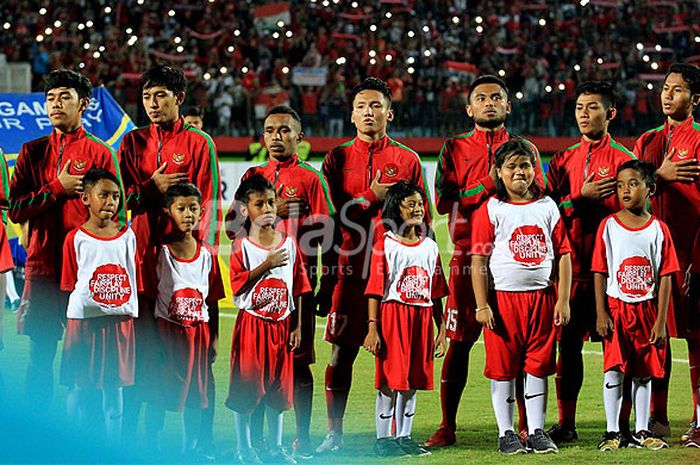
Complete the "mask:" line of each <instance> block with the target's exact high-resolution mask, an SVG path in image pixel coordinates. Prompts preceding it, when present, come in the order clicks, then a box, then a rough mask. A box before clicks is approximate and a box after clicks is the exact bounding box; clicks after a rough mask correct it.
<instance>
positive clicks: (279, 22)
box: [277, 19, 284, 27]
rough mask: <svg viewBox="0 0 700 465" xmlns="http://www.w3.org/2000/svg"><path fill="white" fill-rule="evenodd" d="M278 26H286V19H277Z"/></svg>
mask: <svg viewBox="0 0 700 465" xmlns="http://www.w3.org/2000/svg"><path fill="white" fill-rule="evenodd" d="M277 27H284V21H282V20H281V19H280V20H279V21H277Z"/></svg>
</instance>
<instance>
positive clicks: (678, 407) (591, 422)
mask: <svg viewBox="0 0 700 465" xmlns="http://www.w3.org/2000/svg"><path fill="white" fill-rule="evenodd" d="M436 230H437V234H438V240H439V243H441V244H443V245H445V247H443V249H444V250H443V260H444V261H443V263H444V264H446V263H448V258H449V254H450V250H448V249H449V246H448V244H449V240H448V239H447V238H446V230H445V229H444V225H439V226H438V227H437V228H436ZM230 305H231V304H230V300H229V303H228V304H225V305H224V307H228V308H224V309H223V315H224V316H223V318H222V324H221V339H220V349H219V358H218V360H217V362H216V363H215V365H214V366H215V376H216V385H217V395H218V397H217V412H216V418H215V422H216V424H215V438H216V443H217V448H218V450H219V451H223V450H226V449H228V448H231V447H234V446H235V432H234V424H233V415H232V412H231V411H230V410H228V409H226V408H225V407H224V406H223V401H224V399H225V396H226V394H227V392H228V386H227V383H228V364H229V354H228V353H229V350H230V341H231V332H232V329H233V323H234V312H233V309H232V308H230ZM4 323H5V350H4V351H3V352H0V372H1V373H2V375H3V376H4V378H5V385H6V388H7V390H8V400H7V401H8V402H10V403H13V402H17V399H18V398H19V396H20V393H22V392H23V390H24V386H23V385H24V372H25V369H26V365H27V358H28V353H29V342H28V339H27V338H26V337H19V336H16V335H15V334H14V325H15V317H14V315H12V314H10V313H9V312H5V313H4ZM324 323H325V320H324V319H317V332H316V353H317V363H316V364H315V365H314V366H313V372H314V376H315V380H316V385H315V389H314V411H313V419H312V435H313V439H314V441H316V442H317V443H318V442H320V441H321V440H322V439H323V436H324V434H325V432H326V407H325V396H324V388H323V379H324V370H325V366H326V361H327V359H328V357H329V355H330V346H329V345H328V344H327V343H326V342H324V341H323V340H322V336H323V329H322V325H323V324H324ZM672 348H673V354H674V358H675V359H676V360H677V361H676V362H675V363H674V364H673V370H674V372H673V376H672V378H671V386H670V395H669V397H670V401H669V417H670V419H671V427H672V430H673V436H672V437H671V438H670V439H671V443H672V447H671V449H669V450H663V451H659V452H651V451H646V450H621V451H618V452H615V453H600V452H598V450H597V449H596V444H597V442H598V440H599V438H600V436H601V434H602V433H603V430H604V428H605V415H604V411H603V401H602V392H601V391H602V361H603V358H602V353H601V347H600V345H599V344H592V343H587V344H586V346H585V348H584V350H585V381H584V386H583V390H582V392H581V396H580V402H579V409H578V432H579V437H580V439H579V441H578V442H577V443H575V445H573V446H565V447H563V448H562V449H561V450H560V453H559V454H557V455H548V456H535V455H533V454H530V455H528V456H520V457H513V458H509V457H503V456H501V455H500V454H499V453H498V452H497V432H498V431H497V428H496V421H495V418H494V415H493V411H492V408H491V400H490V391H489V381H488V380H487V379H486V378H484V376H483V368H484V347H483V345H482V344H481V343H480V342H479V343H477V344H476V345H475V347H474V350H472V353H471V364H470V372H469V381H468V385H467V388H466V389H465V392H464V395H463V397H462V404H461V406H460V410H459V416H458V431H457V439H458V443H457V445H456V446H453V447H449V448H446V449H443V450H437V451H434V452H433V455H432V456H430V457H425V458H420V459H418V458H415V459H400V460H396V461H401V462H406V463H408V462H413V463H417V462H419V461H420V463H424V464H462V463H479V464H491V463H493V464H496V463H499V464H500V463H503V462H504V461H514V462H515V461H517V462H518V463H587V464H588V463H602V464H608V463H610V464H613V463H634V464H654V465H656V464H658V463H675V464H684V463H688V464H691V463H693V464H696V463H699V462H700V451H698V450H697V449H682V448H680V447H679V446H678V441H679V436H680V434H681V433H682V432H684V431H685V430H686V428H687V426H688V421H689V419H690V415H691V413H692V405H691V404H692V400H691V392H690V384H689V376H688V362H687V350H686V347H685V343H684V342H683V341H673V342H672ZM59 353H60V349H59ZM441 366H442V360H438V361H437V363H436V365H435V379H436V386H439V373H440V368H441ZM56 367H58V360H57V363H56ZM373 385H374V360H373V357H372V356H371V355H369V354H368V353H366V352H364V351H362V352H361V353H360V355H359V357H358V359H357V362H356V364H355V371H354V378H353V386H352V391H351V393H350V399H349V403H348V410H347V413H346V418H345V450H344V452H343V453H342V455H340V456H338V457H335V458H333V459H331V458H328V457H318V458H315V459H314V460H313V461H312V462H311V463H320V464H327V463H334V464H346V463H347V464H366V463H393V462H392V461H391V460H378V459H375V458H374V456H373V455H372V447H373V445H374V438H375V435H374V403H375V390H374V389H373ZM65 397H66V389H65V388H63V387H58V388H57V391H56V396H55V402H54V408H55V409H63V408H64V406H65ZM8 405H11V404H8ZM0 409H3V407H2V406H0ZM1 411H2V410H0V412H1ZM0 417H2V413H0ZM556 419H557V408H556V396H555V394H554V381H553V380H550V395H549V404H548V420H547V425H551V424H552V423H553V422H555V421H556ZM439 422H440V401H439V391H438V390H435V391H432V392H419V394H418V408H417V414H416V417H415V423H414V430H413V435H414V437H415V438H416V439H418V440H421V441H422V440H425V439H426V438H427V437H428V436H429V435H430V434H432V433H433V431H434V430H435V428H436V427H437V426H438V424H439ZM179 434H180V422H179V419H178V418H177V417H176V415H175V414H169V415H168V417H167V419H166V429H165V432H164V435H163V439H162V446H163V448H164V449H166V450H167V449H172V450H177V449H178V448H179ZM293 434H294V415H293V412H288V413H287V414H286V415H285V443H286V444H287V445H288V446H289V445H290V443H291V441H292V439H293ZM164 457H165V458H164V459H163V461H164V462H169V461H171V459H169V458H167V456H164ZM2 462H6V461H5V460H3V458H2V454H0V463H2Z"/></svg>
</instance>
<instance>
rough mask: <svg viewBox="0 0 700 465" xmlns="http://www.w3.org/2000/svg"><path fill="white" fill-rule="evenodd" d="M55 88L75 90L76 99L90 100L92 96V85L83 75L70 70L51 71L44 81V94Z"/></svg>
mask: <svg viewBox="0 0 700 465" xmlns="http://www.w3.org/2000/svg"><path fill="white" fill-rule="evenodd" d="M57 87H66V88H68V89H75V91H76V92H77V93H78V97H79V98H81V99H83V98H90V96H91V95H92V83H91V82H90V79H88V78H87V76H85V75H84V74H83V73H80V72H78V71H73V70H72V69H65V68H61V69H57V70H54V71H51V72H50V73H49V74H48V75H47V76H46V79H45V80H44V94H48V93H49V91H50V90H52V89H55V88H57Z"/></svg>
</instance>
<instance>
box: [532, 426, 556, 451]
mask: <svg viewBox="0 0 700 465" xmlns="http://www.w3.org/2000/svg"><path fill="white" fill-rule="evenodd" d="M527 447H528V448H530V449H531V450H532V451H533V452H534V453H536V454H549V453H552V452H553V453H556V452H559V449H558V448H557V445H556V444H554V441H552V438H550V437H549V435H548V434H547V433H545V432H544V430H543V429H540V428H537V429H536V430H535V432H534V433H532V434H530V435H528V436H527Z"/></svg>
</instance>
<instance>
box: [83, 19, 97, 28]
mask: <svg viewBox="0 0 700 465" xmlns="http://www.w3.org/2000/svg"><path fill="white" fill-rule="evenodd" d="M94 24H95V23H93V22H92V20H91V19H88V20H87V22H86V23H85V26H87V27H88V28H90V27H92V26H93V25H94Z"/></svg>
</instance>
